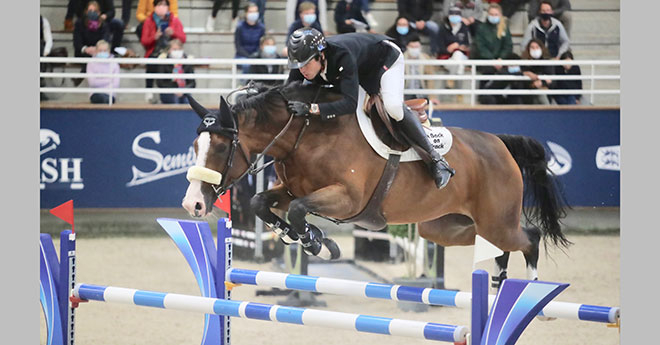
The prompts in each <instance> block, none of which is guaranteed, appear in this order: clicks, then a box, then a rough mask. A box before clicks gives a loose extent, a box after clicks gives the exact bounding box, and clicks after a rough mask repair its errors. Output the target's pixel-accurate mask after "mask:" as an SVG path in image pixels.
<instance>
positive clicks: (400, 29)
mask: <svg viewBox="0 0 660 345" xmlns="http://www.w3.org/2000/svg"><path fill="white" fill-rule="evenodd" d="M396 32H398V33H399V35H407V34H408V27H407V26H397V27H396Z"/></svg>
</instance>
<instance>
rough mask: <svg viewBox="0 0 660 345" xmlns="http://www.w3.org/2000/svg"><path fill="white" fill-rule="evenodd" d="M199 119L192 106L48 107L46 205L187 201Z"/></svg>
mask: <svg viewBox="0 0 660 345" xmlns="http://www.w3.org/2000/svg"><path fill="white" fill-rule="evenodd" d="M198 125H199V117H198V116H197V115H196V114H195V113H194V112H193V111H186V110H100V109H94V110H90V109H74V110H65V109H42V110H41V129H40V141H41V142H40V163H41V164H40V169H41V172H40V181H39V183H40V188H41V198H40V199H41V205H40V207H41V208H52V207H54V206H57V205H59V204H61V203H62V202H64V201H67V200H69V199H73V200H75V202H76V207H180V206H181V200H182V199H183V196H184V194H185V192H186V188H187V187H188V181H187V180H186V177H185V176H186V170H187V169H188V167H189V166H192V165H194V163H195V153H194V150H193V146H192V143H193V140H194V139H195V138H196V136H197V135H196V133H195V130H196V129H197V126H198Z"/></svg>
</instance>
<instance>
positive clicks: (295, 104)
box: [288, 101, 309, 116]
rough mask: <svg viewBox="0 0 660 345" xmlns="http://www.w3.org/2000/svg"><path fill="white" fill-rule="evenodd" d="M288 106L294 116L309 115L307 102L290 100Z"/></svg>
mask: <svg viewBox="0 0 660 345" xmlns="http://www.w3.org/2000/svg"><path fill="white" fill-rule="evenodd" d="M288 108H289V111H290V112H291V114H293V116H307V115H309V104H307V103H305V102H299V101H289V104H288Z"/></svg>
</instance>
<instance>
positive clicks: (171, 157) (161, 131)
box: [39, 109, 620, 209]
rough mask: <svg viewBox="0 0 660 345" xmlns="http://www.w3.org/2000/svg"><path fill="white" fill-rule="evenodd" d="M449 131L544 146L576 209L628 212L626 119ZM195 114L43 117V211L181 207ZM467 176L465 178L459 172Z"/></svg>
mask: <svg viewBox="0 0 660 345" xmlns="http://www.w3.org/2000/svg"><path fill="white" fill-rule="evenodd" d="M434 117H441V118H442V120H443V123H444V124H445V125H446V126H457V127H464V128H473V129H479V130H483V131H487V132H491V133H507V134H521V135H528V136H532V137H534V138H536V139H537V140H539V141H540V142H541V143H543V145H544V146H545V147H546V150H548V151H549V152H552V153H553V154H552V155H551V156H549V164H550V167H551V169H552V170H553V171H554V172H555V173H556V174H558V175H559V176H560V177H559V178H560V180H561V182H562V183H563V185H564V189H565V193H566V196H567V199H568V201H569V203H570V204H571V205H573V206H619V162H620V160H619V159H620V154H619V152H620V151H619V145H620V140H619V129H620V126H619V111H618V110H584V111H578V110H547V111H546V110H538V111H533V110H515V111H512V110H501V111H490V110H489V111H484V110H452V111H436V112H434ZM199 121H200V120H199V117H198V116H197V115H196V114H195V113H194V112H193V111H192V110H186V109H182V110H164V109H162V110H161V109H158V110H155V109H149V110H142V109H140V110H135V109H130V110H129V109H107V110H105V109H73V110H68V109H41V128H40V166H39V168H40V179H39V185H40V189H41V193H40V194H41V198H40V201H41V205H40V207H41V208H43V209H47V208H53V207H55V206H57V205H60V204H61V203H63V202H65V201H67V200H70V199H74V200H75V202H76V206H77V207H82V208H85V207H180V206H181V200H182V199H183V196H184V194H185V192H186V188H187V186H188V181H187V180H186V178H185V176H186V170H187V168H188V167H189V166H192V165H193V164H194V162H195V154H194V151H193V147H192V143H193V140H194V139H195V137H196V132H195V131H196V129H197V126H198V125H199ZM457 174H460V171H458V172H457Z"/></svg>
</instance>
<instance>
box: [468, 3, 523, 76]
mask: <svg viewBox="0 0 660 345" xmlns="http://www.w3.org/2000/svg"><path fill="white" fill-rule="evenodd" d="M512 52H513V43H512V41H511V32H509V25H508V21H507V18H506V17H503V16H502V7H500V5H498V4H495V3H491V4H490V5H489V6H488V17H487V20H486V21H485V22H484V23H482V24H481V25H479V26H478V27H477V34H476V35H475V37H474V43H473V44H472V45H471V51H470V57H471V58H473V59H485V60H502V59H503V58H505V57H507V56H509V55H511V53H512ZM501 69H502V66H501V65H495V66H479V67H477V71H478V72H480V73H481V74H497V73H498V72H500V70H501ZM486 82H487V80H483V81H481V82H480V83H479V88H484V87H485V84H486Z"/></svg>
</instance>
